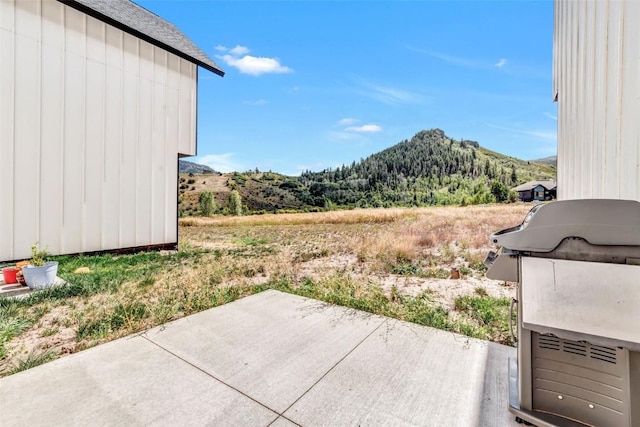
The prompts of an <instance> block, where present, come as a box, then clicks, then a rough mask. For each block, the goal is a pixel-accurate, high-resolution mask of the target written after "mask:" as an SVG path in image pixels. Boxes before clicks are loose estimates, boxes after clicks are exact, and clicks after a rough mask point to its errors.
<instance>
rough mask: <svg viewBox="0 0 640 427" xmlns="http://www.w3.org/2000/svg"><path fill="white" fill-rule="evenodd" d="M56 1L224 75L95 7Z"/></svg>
mask: <svg viewBox="0 0 640 427" xmlns="http://www.w3.org/2000/svg"><path fill="white" fill-rule="evenodd" d="M58 1H59V2H60V3H64V4H65V5H67V6H69V7H72V8H74V9H76V10H79V11H80V12H82V13H84V14H86V15H89V16H91V17H93V18H96V19H98V20H100V21H102V22H104V23H106V24H109V25H111V26H113V27H116V28H118V29H120V30H122V31H124V32H127V33H129V34H131V35H134V36H136V37H138V38H139V39H141V40H144V41H146V42H148V43H151V44H153V45H155V46H158V47H160V48H162V49H164V50H166V51H167V52H171V53H173V54H174V55H177V56H179V57H181V58H184V59H186V60H187V61H189V62H192V63H194V64H196V65H198V66H200V67H202V68H204V69H205V70H207V71H211V72H212V73H214V74H217V75H219V76H220V77H224V71H223V70H222V69H220V68H218V67H215V66H213V65H211V64H207V63H205V62H203V61H201V60H199V59H197V58H194V57H193V56H191V55H187V54H186V53H184V52H182V51H180V50H178V49H176V48H174V47H171V46H169V45H167V44H165V43H162V42H161V41H159V40H156V39H154V38H153V37H149V36H148V35H147V34H145V33H143V32H141V31H138V30H136V29H135V28H131V27H129V26H128V25H125V24H123V23H122V22H120V21H118V20H116V19H113V18H111V17H109V16H106V15H104V14H102V13H100V12H98V11H97V10H95V9H92V8H90V7H88V6H85V5H83V4H81V3H78V2H76V1H74V0H58Z"/></svg>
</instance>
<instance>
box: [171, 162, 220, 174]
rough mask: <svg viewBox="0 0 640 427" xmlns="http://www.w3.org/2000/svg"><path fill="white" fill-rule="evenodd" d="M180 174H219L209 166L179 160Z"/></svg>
mask: <svg viewBox="0 0 640 427" xmlns="http://www.w3.org/2000/svg"><path fill="white" fill-rule="evenodd" d="M178 173H194V174H195V173H200V174H209V173H219V172H216V171H214V170H213V169H211V168H210V167H209V166H206V165H200V164H198V163H193V162H189V161H187V160H178Z"/></svg>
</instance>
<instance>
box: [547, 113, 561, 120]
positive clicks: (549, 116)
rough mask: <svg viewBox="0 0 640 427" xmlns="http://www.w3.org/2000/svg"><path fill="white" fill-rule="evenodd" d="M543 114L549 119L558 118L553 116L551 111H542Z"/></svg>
mask: <svg viewBox="0 0 640 427" xmlns="http://www.w3.org/2000/svg"><path fill="white" fill-rule="evenodd" d="M544 116H545V117H547V118H549V119H551V120H556V121H557V120H558V116H554V115H553V114H551V113H544Z"/></svg>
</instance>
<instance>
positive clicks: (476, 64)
mask: <svg viewBox="0 0 640 427" xmlns="http://www.w3.org/2000/svg"><path fill="white" fill-rule="evenodd" d="M407 49H409V50H413V51H414V52H419V53H423V54H425V55H429V56H431V57H433V58H437V59H440V60H441V61H444V62H448V63H450V64H454V65H459V66H461V67H468V68H486V65H487V64H486V63H482V62H480V61H476V60H473V59H468V58H462V57H459V56H453V55H449V54H446V53H442V52H437V51H435V50H429V49H417V48H413V47H408V48H407Z"/></svg>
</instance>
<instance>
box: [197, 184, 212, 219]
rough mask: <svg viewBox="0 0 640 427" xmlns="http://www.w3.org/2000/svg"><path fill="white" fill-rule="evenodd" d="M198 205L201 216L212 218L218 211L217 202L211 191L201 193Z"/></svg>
mask: <svg viewBox="0 0 640 427" xmlns="http://www.w3.org/2000/svg"><path fill="white" fill-rule="evenodd" d="M198 204H199V206H200V215H202V216H211V215H213V213H214V212H215V211H216V202H215V199H214V198H213V193H211V191H208V190H207V191H203V192H202V193H200V196H199V197H198Z"/></svg>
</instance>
